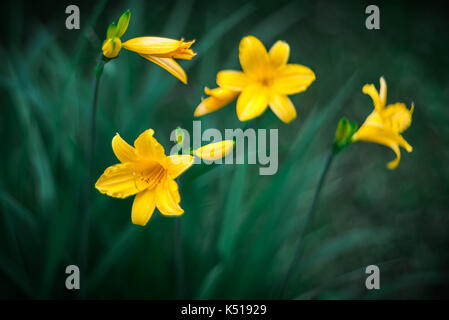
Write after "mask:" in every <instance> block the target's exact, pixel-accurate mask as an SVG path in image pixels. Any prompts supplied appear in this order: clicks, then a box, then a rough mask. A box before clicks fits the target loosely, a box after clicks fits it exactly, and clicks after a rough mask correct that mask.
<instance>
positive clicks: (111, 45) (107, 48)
mask: <svg viewBox="0 0 449 320" xmlns="http://www.w3.org/2000/svg"><path fill="white" fill-rule="evenodd" d="M121 48H122V42H121V41H120V39H119V38H111V39H107V40H106V41H105V42H104V43H103V46H102V48H101V49H102V51H103V55H104V56H105V57H106V58H109V59H112V58H115V57H117V56H118V53H119V52H120V49H121Z"/></svg>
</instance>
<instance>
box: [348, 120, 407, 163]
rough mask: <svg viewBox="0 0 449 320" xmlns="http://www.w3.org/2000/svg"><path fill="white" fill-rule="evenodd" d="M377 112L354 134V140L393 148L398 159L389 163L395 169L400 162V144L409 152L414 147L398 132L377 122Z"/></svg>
mask: <svg viewBox="0 0 449 320" xmlns="http://www.w3.org/2000/svg"><path fill="white" fill-rule="evenodd" d="M375 116H376V114H374V115H371V116H370V117H371V119H370V120H368V119H367V122H365V123H364V124H363V125H362V126H361V127H360V129H359V130H358V131H357V132H356V133H355V134H354V135H353V136H352V140H353V141H367V142H373V143H377V144H381V145H384V146H386V147H389V148H391V149H392V150H393V151H394V153H395V154H396V159H395V160H393V161H391V162H390V163H389V164H388V167H389V168H390V169H394V168H396V167H397V165H398V164H399V160H400V157H401V156H400V151H399V146H401V147H403V148H405V149H406V150H407V151H408V152H411V151H412V150H413V148H412V147H411V146H410V145H409V144H408V143H407V141H405V139H404V138H403V137H402V136H401V135H400V134H397V133H394V132H392V131H391V130H388V129H385V128H384V127H382V126H379V125H378V124H376V123H375V122H374V121H373V120H372V119H374V118H375Z"/></svg>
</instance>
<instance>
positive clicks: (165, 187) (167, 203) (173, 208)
mask: <svg viewBox="0 0 449 320" xmlns="http://www.w3.org/2000/svg"><path fill="white" fill-rule="evenodd" d="M156 198H157V200H156V206H157V208H158V210H159V211H160V212H161V213H162V214H163V215H168V216H172V215H181V214H183V213H184V210H182V208H181V207H180V206H179V202H180V201H181V197H180V195H179V191H178V184H177V183H176V182H175V181H174V180H172V179H166V180H165V181H164V182H163V183H160V184H159V185H158V186H157V187H156Z"/></svg>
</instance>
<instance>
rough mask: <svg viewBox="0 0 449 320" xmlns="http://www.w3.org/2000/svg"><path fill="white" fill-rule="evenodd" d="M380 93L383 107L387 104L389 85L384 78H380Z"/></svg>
mask: <svg viewBox="0 0 449 320" xmlns="http://www.w3.org/2000/svg"><path fill="white" fill-rule="evenodd" d="M379 81H380V91H379V100H380V103H381V105H382V106H385V105H386V104H387V83H386V82H385V79H384V77H380V80H379Z"/></svg>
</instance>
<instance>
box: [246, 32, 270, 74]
mask: <svg viewBox="0 0 449 320" xmlns="http://www.w3.org/2000/svg"><path fill="white" fill-rule="evenodd" d="M239 59H240V65H241V66H242V69H243V71H244V72H245V73H246V74H247V75H248V76H253V75H254V76H255V77H260V76H263V75H264V73H265V72H266V70H265V69H266V68H267V67H268V66H269V57H268V53H267V50H266V49H265V47H264V45H263V43H262V42H260V40H259V39H257V38H256V37H254V36H247V37H244V38H243V39H242V40H241V41H240V45H239Z"/></svg>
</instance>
